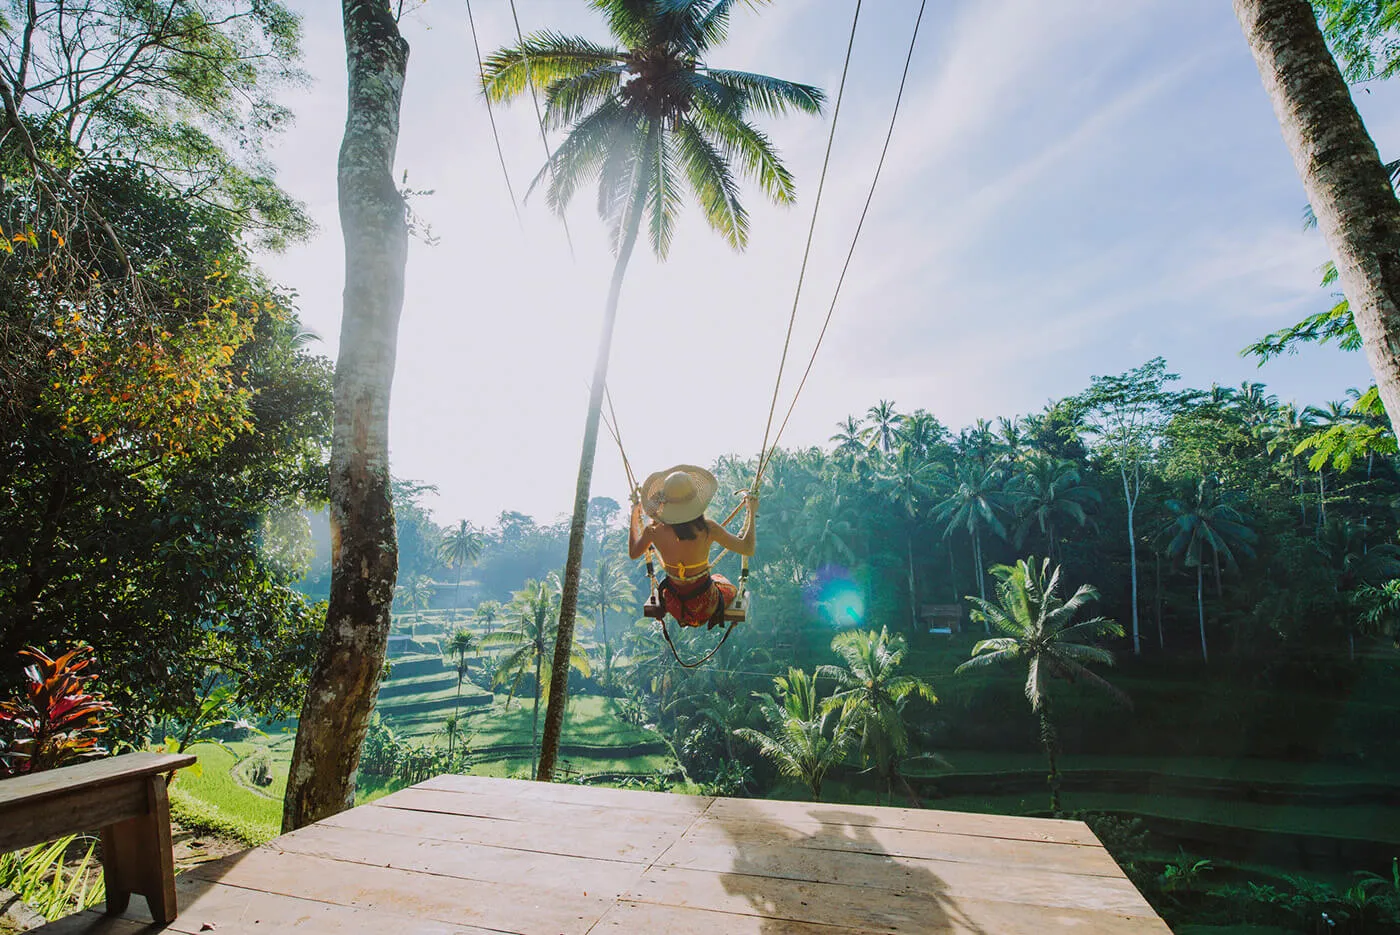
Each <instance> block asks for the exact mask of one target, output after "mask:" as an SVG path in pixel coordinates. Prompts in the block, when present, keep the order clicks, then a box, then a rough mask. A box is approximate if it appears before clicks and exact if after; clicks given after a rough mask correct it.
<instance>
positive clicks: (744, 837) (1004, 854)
mask: <svg viewBox="0 0 1400 935" xmlns="http://www.w3.org/2000/svg"><path fill="white" fill-rule="evenodd" d="M178 889H179V895H180V917H179V919H177V920H176V921H175V922H174V923H173V924H171V925H170V926H168V927H166V928H165V929H160V928H159V927H156V926H151V925H149V924H148V920H149V919H150V916H149V915H146V914H145V906H144V905H142V903H141V900H140V899H139V898H138V899H134V900H132V908H131V909H130V910H128V912H127V913H126V915H125V917H121V918H108V917H105V916H102V915H99V914H97V913H84V914H82V915H77V916H73V917H71V918H69V919H66V920H63V921H61V922H57V923H53V924H51V925H48V926H45V927H44V928H42V929H40V930H39V931H40V932H42V933H44V935H71V933H78V932H81V933H98V932H101V933H120V935H127V933H136V932H154V931H169V932H181V933H191V935H198V933H204V932H213V933H216V935H225V933H230V932H280V931H289V930H295V931H298V932H315V933H322V932H324V933H331V932H334V933H352V932H364V933H373V935H397V933H401V932H415V933H417V932H423V933H442V935H447V933H452V935H467V933H473V935H485V933H496V935H499V933H519V935H584V933H590V932H591V933H625V935H645V933H670V935H748V933H754V935H757V933H763V935H864V933H872V932H879V933H901V935H904V933H915V932H958V933H979V935H1018V933H1027V935H1049V933H1071V932H1072V933H1074V935H1108V933H1113V935H1116V933H1123V935H1138V933H1153V935H1170V931H1169V929H1168V928H1167V926H1166V925H1165V924H1164V923H1163V922H1162V921H1161V920H1160V919H1158V918H1157V917H1156V915H1154V914H1153V912H1152V909H1151V908H1150V907H1149V906H1148V904H1147V902H1146V901H1145V900H1144V899H1143V898H1142V896H1141V895H1140V894H1139V893H1138V892H1137V890H1136V889H1134V888H1133V885H1132V883H1130V882H1129V881H1128V879H1127V878H1126V877H1124V876H1123V874H1122V872H1121V871H1120V870H1119V869H1118V867H1117V865H1116V864H1115V863H1114V862H1113V859H1112V858H1111V857H1110V856H1109V855H1108V852H1107V851H1105V850H1104V849H1103V847H1102V846H1101V845H1100V844H1099V843H1098V841H1097V840H1096V839H1095V838H1094V836H1093V834H1091V833H1090V831H1089V829H1088V828H1087V827H1086V826H1084V825H1083V824H1082V823H1080V822H1073V821H1050V820H1044V819H1031V818H1009V817H1003V816H997V815H972V814H964V813H960V812H939V811H929V810H918V809H903V808H875V807H868V806H849V805H822V804H813V803H805V802H772V801H761V800H752V799H722V798H705V797H700V796H683V795H667V794H663V793H655V792H633V791H623V790H617V789H600V788H591V787H587V786H570V785H547V784H544V783H532V782H522V781H518V780H506V779H483V778H479V777H469V776H440V777H438V778H437V779H432V780H429V781H428V782H425V783H422V784H420V785H417V786H414V787H412V788H410V789H405V790H403V791H401V792H397V793H395V794H393V795H391V796H388V797H386V798H383V799H380V800H379V801H377V802H375V803H373V804H372V805H365V806H361V807H360V808H356V809H352V810H351V811H348V812H344V813H342V814H340V815H336V816H335V817H333V818H330V819H327V820H326V821H323V822H320V823H318V824H316V825H312V826H310V827H307V828H303V829H301V830H300V831H296V832H294V833H292V834H287V835H283V836H282V837H280V838H277V839H276V840H275V841H272V842H271V843H269V844H266V845H264V846H262V847H259V848H255V849H253V850H250V851H244V852H243V853H241V854H235V855H233V856H231V857H227V858H224V859H222V860H219V861H215V862H211V863H207V864H204V865H201V866H199V867H197V868H195V869H193V870H190V871H188V872H187V873H185V874H183V875H182V876H181V877H179V886H178Z"/></svg>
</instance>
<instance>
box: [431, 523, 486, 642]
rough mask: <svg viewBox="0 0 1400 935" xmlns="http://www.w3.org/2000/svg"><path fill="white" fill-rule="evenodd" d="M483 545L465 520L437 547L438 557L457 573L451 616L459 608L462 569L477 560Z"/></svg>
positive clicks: (453, 589) (477, 534) (479, 537)
mask: <svg viewBox="0 0 1400 935" xmlns="http://www.w3.org/2000/svg"><path fill="white" fill-rule="evenodd" d="M483 545H484V543H483V541H482V538H481V534H480V533H478V532H477V531H476V530H475V529H473V528H472V524H471V523H469V522H467V521H466V520H460V521H458V523H457V528H456V529H454V530H452V531H451V532H450V533H448V534H447V535H446V536H444V537H443V540H442V545H441V546H440V547H439V556H440V557H441V558H442V560H443V562H444V563H445V564H446V565H447V567H449V568H451V569H452V570H454V571H455V572H457V583H456V584H455V585H454V586H453V588H452V616H453V617H454V618H455V617H456V616H457V608H458V607H459V606H460V602H459V596H460V593H461V590H462V569H463V568H465V567H466V566H467V565H468V564H470V563H471V562H474V561H476V560H477V558H478V557H479V556H480V555H481V549H482V546H483Z"/></svg>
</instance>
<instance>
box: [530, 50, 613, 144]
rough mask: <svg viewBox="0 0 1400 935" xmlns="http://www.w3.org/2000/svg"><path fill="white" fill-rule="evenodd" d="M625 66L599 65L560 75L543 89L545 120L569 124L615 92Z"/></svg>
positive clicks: (548, 124)
mask: <svg viewBox="0 0 1400 935" xmlns="http://www.w3.org/2000/svg"><path fill="white" fill-rule="evenodd" d="M625 72H626V68H625V67H624V66H622V65H614V64H610V65H600V66H598V67H597V68H592V69H589V70H588V71H586V72H584V73H583V74H581V75H573V76H571V77H568V78H560V79H558V80H557V81H554V82H553V83H551V84H550V85H549V87H548V88H546V89H545V98H544V123H545V126H546V127H549V128H550V129H552V130H553V129H558V128H560V127H567V126H571V125H572V124H574V123H575V122H577V121H579V120H581V119H583V117H584V116H585V115H586V114H587V113H588V112H589V111H590V110H592V109H594V108H597V107H599V106H601V105H602V104H603V103H604V102H605V101H607V100H608V99H609V98H611V97H612V96H613V95H614V94H616V93H617V89H618V88H619V87H621V85H622V76H623V74H625Z"/></svg>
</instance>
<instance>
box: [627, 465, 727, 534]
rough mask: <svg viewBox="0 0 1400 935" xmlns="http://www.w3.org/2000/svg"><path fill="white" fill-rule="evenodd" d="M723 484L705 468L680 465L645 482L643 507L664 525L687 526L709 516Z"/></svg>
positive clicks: (657, 473)
mask: <svg viewBox="0 0 1400 935" xmlns="http://www.w3.org/2000/svg"><path fill="white" fill-rule="evenodd" d="M718 489H719V481H717V480H715V476H714V475H713V474H711V473H710V472H709V471H707V470H705V469H704V468H702V467H696V466H695V465H693V464H678V465H676V466H675V467H673V468H669V469H667V470H665V471H657V472H656V473H655V474H653V475H651V476H650V477H648V478H647V479H646V481H644V482H643V483H642V507H643V509H645V510H646V511H647V515H649V516H653V517H655V518H656V519H658V520H660V521H661V522H663V523H686V522H689V521H690V520H693V519H699V518H700V517H701V516H703V515H705V507H707V506H709V505H710V498H711V497H713V496H714V495H715V491H716V490H718Z"/></svg>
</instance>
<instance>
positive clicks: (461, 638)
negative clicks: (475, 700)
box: [442, 628, 477, 752]
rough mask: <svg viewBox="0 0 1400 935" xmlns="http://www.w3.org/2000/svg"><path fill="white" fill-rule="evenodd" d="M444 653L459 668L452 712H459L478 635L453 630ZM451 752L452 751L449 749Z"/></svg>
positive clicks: (444, 647) (462, 629)
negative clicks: (469, 656)
mask: <svg viewBox="0 0 1400 935" xmlns="http://www.w3.org/2000/svg"><path fill="white" fill-rule="evenodd" d="M442 651H443V654H444V655H446V656H447V657H448V658H449V659H451V660H452V662H453V667H454V668H455V669H456V670H457V698H456V700H455V701H453V703H452V714H453V715H454V716H455V715H456V714H457V709H458V707H460V705H461V703H462V680H463V679H464V678H466V677H467V672H468V671H469V669H468V666H469V665H470V663H469V662H467V653H474V652H476V651H477V649H476V636H475V635H473V634H472V632H471V631H470V630H468V629H465V628H461V629H457V630H453V631H452V635H451V636H449V637H448V638H447V641H446V642H445V643H443V646H442ZM449 752H451V751H450V750H449Z"/></svg>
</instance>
